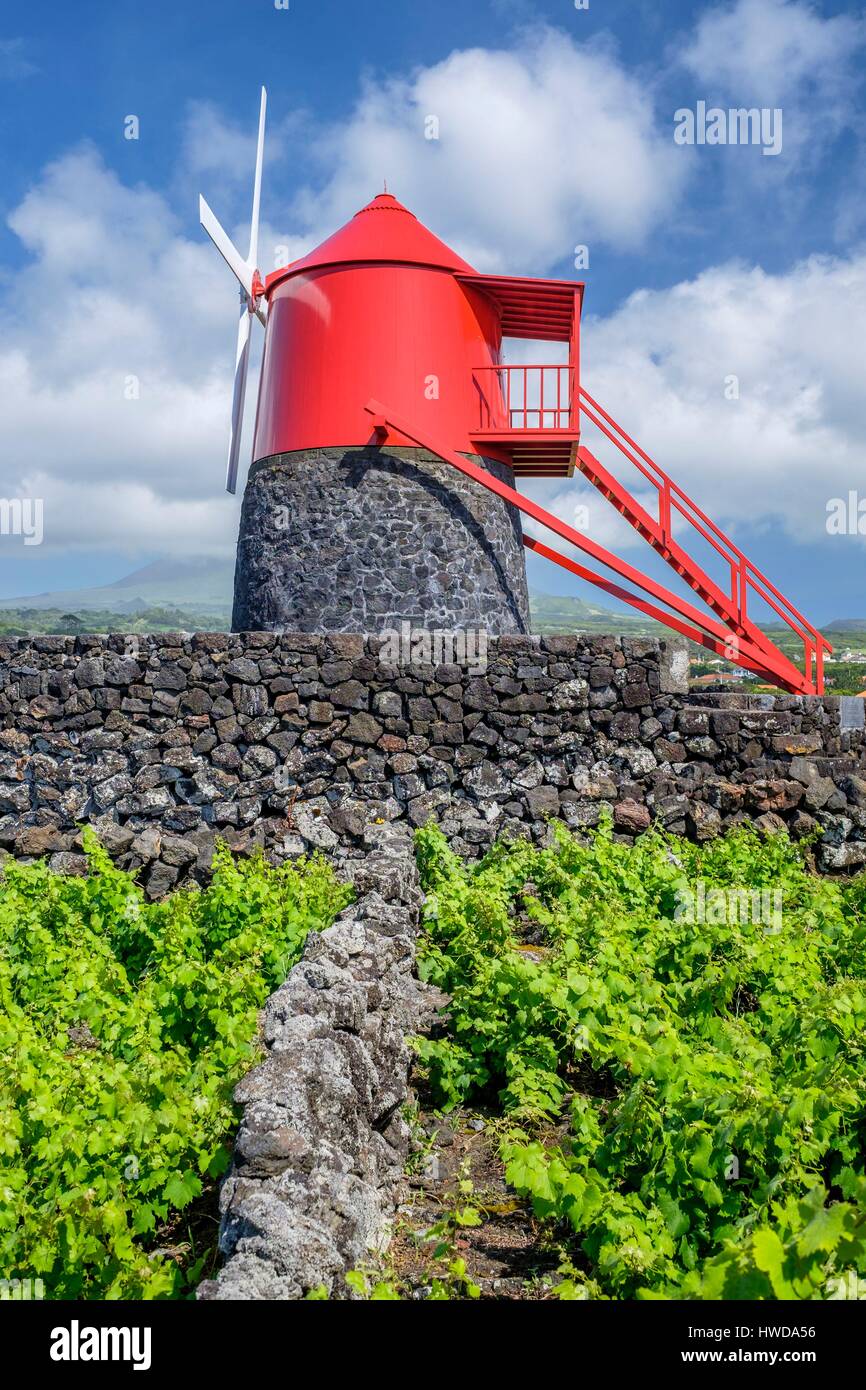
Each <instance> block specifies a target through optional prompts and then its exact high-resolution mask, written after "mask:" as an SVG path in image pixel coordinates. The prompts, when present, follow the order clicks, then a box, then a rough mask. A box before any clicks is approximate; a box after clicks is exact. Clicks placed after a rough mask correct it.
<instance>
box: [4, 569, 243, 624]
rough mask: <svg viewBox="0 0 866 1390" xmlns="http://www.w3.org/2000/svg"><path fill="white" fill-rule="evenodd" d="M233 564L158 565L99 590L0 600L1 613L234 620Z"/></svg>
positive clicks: (67, 591)
mask: <svg viewBox="0 0 866 1390" xmlns="http://www.w3.org/2000/svg"><path fill="white" fill-rule="evenodd" d="M233 585H234V561H233V560H214V559H211V558H210V557H209V556H205V555H196V556H193V557H192V558H191V559H189V560H155V561H154V562H153V564H150V565H145V566H144V567H143V568H141V569H137V570H133V572H132V573H131V574H127V575H124V576H123V578H121V579H115V580H114V581H113V582H112V583H111V584H105V585H103V586H101V587H100V588H96V589H62V590H59V591H57V592H54V593H43V594H26V595H22V596H20V597H17V598H7V599H0V612H3V611H6V610H9V609H16V610H21V609H43V608H50V609H55V610H58V611H59V612H61V613H86V612H91V611H94V610H98V611H100V612H109V613H116V614H124V613H130V614H132V613H142V612H144V611H145V610H147V609H152V608H163V607H165V606H166V605H169V606H171V607H173V608H183V609H187V610H193V611H194V612H196V613H211V614H213V615H214V617H224V618H226V619H228V618H229V617H230V616H231V607H232V588H233Z"/></svg>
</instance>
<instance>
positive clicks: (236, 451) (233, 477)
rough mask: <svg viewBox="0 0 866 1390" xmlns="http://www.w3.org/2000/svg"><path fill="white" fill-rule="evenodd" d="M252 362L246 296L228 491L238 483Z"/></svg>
mask: <svg viewBox="0 0 866 1390" xmlns="http://www.w3.org/2000/svg"><path fill="white" fill-rule="evenodd" d="M249 362H250V312H249V309H248V308H247V302H246V298H245V297H244V298H243V299H242V303H241V316H240V318H239V319H238V347H237V353H236V355H235V387H234V395H233V397H232V427H231V434H230V436H229V460H228V469H227V471H226V492H231V493H234V491H235V489H236V488H237V483H238V458H239V456H240V450H241V434H242V432H243V426H244V401H245V399H246V394H247V368H248V366H249Z"/></svg>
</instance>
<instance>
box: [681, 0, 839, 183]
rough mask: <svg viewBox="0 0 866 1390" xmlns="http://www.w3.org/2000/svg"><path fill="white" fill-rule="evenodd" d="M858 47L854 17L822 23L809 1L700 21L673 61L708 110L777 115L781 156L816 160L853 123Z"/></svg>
mask: <svg viewBox="0 0 866 1390" xmlns="http://www.w3.org/2000/svg"><path fill="white" fill-rule="evenodd" d="M864 44H866V21H864V19H863V18H862V17H860V16H855V15H854V14H839V15H831V16H828V17H826V18H825V17H823V16H822V15H821V14H820V13H819V12H818V10H817V9H816V7H815V6H814V5H812V4H809V3H807V0H736V3H734V4H730V5H724V6H719V7H718V8H713V9H709V10H706V11H704V12H703V13H702V14H701V16H700V18H699V19H698V22H697V25H696V27H695V30H694V35H693V37H692V39H691V41H690V42H688V43H687V44H686V46H685V48H684V49H683V50H681V52H680V53H679V58H680V61H681V62H682V64H683V65H684V66H685V67H686V68H687V69H688V70H689V71H690V72H692V73H693V74H694V76H695V77H696V78H697V79H698V81H699V82H701V83H702V84H704V86H705V88H706V99H707V100H708V101H709V102H710V103H711V104H713V103H719V104H723V105H727V104H728V103H731V104H733V105H735V106H752V105H757V106H769V107H781V108H782V109H783V112H784V119H785V149H786V152H787V153H788V155H789V156H790V155H791V154H792V152H796V153H797V154H798V155H801V156H808V157H811V158H813V159H814V158H817V157H818V155H819V152H820V150H821V148H822V147H823V145H824V143H825V141H826V140H827V139H828V138H832V137H833V136H835V135H837V134H838V133H839V131H840V130H842V129H843V128H844V127H845V126H848V125H852V124H854V123H855V121H856V119H857V116H856V104H855V102H854V100H853V97H854V94H855V91H856V88H857V86H858V85H859V84H860V83H861V82H862V57H861V55H862V50H863V47H864ZM762 162H763V161H762ZM789 167H790V160H789Z"/></svg>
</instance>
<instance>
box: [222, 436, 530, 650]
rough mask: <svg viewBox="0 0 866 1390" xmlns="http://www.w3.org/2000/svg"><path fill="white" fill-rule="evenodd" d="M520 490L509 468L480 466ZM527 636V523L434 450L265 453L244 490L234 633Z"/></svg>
mask: <svg viewBox="0 0 866 1390" xmlns="http://www.w3.org/2000/svg"><path fill="white" fill-rule="evenodd" d="M474 461H475V462H476V463H480V464H482V465H483V466H484V467H486V468H487V470H488V472H490V473H491V474H492V475H493V476H494V477H496V478H498V479H499V480H500V481H502V482H506V483H508V484H509V486H512V487H513V486H514V475H513V473H512V471H511V469H510V468H509V467H508V466H507V465H505V464H502V463H496V462H493V461H491V460H488V461H486V462H485V461H484V460H480V459H475V460H474ZM403 619H409V620H410V621H412V622H415V623H418V624H421V625H423V626H425V627H427V628H435V627H442V628H452V629H453V628H484V629H485V630H486V631H487V632H490V633H497V634H498V633H520V632H528V630H529V597H528V594H527V588H526V568H525V564H524V553H523V540H522V532H521V527H520V516H519V513H518V512H517V511H516V509H515V508H514V507H512V506H510V505H509V503H507V502H504V501H501V500H500V499H499V498H498V497H495V496H493V495H492V494H491V493H490V492H488V491H487V489H486V488H484V487H482V486H481V484H480V483H476V482H474V481H473V480H472V479H471V478H467V477H465V476H464V475H463V474H462V473H458V472H457V470H456V469H455V468H452V467H451V465H450V464H447V463H443V461H442V460H441V459H438V458H437V457H436V455H435V454H431V453H428V452H427V451H426V450H424V449H408V448H407V449H388V450H382V449H376V448H367V449H350V450H346V449H339V448H335V449H316V450H305V451H299V452H296V453H290V454H278V455H275V456H274V457H272V458H267V459H262V460H261V461H260V462H259V463H256V464H255V465H254V466H253V468H252V469H251V471H250V476H249V481H248V482H247V486H246V492H245V494H244V503H243V509H242V512H241V522H240V533H239V538H238V554H237V565H236V569H235V602H234V619H233V627H234V628H235V629H236V631H245V630H253V631H257V630H277V629H283V630H288V631H294V632H381V631H382V630H383V629H384V628H387V627H392V626H397V625H399V623H400V621H401V620H403Z"/></svg>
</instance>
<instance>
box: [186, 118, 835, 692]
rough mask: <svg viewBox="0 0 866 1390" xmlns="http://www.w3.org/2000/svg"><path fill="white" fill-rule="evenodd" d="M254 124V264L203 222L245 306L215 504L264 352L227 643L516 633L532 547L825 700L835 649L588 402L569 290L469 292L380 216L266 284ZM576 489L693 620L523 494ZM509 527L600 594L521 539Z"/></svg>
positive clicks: (427, 236)
mask: <svg viewBox="0 0 866 1390" xmlns="http://www.w3.org/2000/svg"><path fill="white" fill-rule="evenodd" d="M265 104H266V97H265V93H264V91H262V103H261V112H260V117H259V139H258V149H257V155H256V173H255V183H254V189H253V213H252V222H251V228H250V250H249V253H248V255H247V257H246V259H244V258H243V257H242V256H241V255H240V253H239V252H238V251H237V249H236V248H235V247H234V246H233V245H232V243H231V241H230V239H229V238H228V236H227V235H226V233H225V231H224V230H223V228H222V227H221V226H220V224H219V222H218V221H217V219H216V217H215V216H214V214H213V213H212V212H211V210H210V208H209V207H208V205H207V203H205V201H204V199H202V200H201V221H202V225H203V226H204V228H205V230H206V231H207V232H208V235H209V236H210V237H211V239H212V240H213V242H214V244H215V245H216V247H217V249H218V251H219V252H220V254H221V255H222V256H223V258H224V259H225V261H226V263H227V264H228V266H229V267H230V269H231V270H232V271H233V273H234V275H235V276H236V277H237V279H238V281H239V283H240V295H241V314H240V322H239V325H238V339H237V355H236V364H235V383H234V397H233V403H232V428H231V438H230V446H229V464H228V477H227V486H228V489H229V491H230V492H233V491H234V489H235V486H236V481H237V470H238V451H239V448H240V437H241V424H242V416H243V403H244V391H245V386H246V376H247V366H248V359H249V343H250V327H251V320H252V316H253V314H255V315H257V316H258V317H259V318H260V319H261V321H262V322H263V323H264V324H265V330H266V331H265V350H264V355H263V360H262V372H261V380H260V383H259V395H258V409H257V414H256V427H255V435H254V442H253V459H252V466H251V469H250V474H249V479H248V482H247V487H246V493H245V496H244V503H243V507H242V511H241V525H240V536H239V540H238V558H237V566H236V571H235V606H234V616H233V626H234V628H235V630H240V629H248V630H249V629H262V630H268V629H280V628H287V629H290V630H294V631H296V632H321V631H339V632H377V631H379V632H381V631H382V630H383V629H384V628H393V627H399V626H400V624H401V622H402V621H404V620H407V619H408V620H410V621H416V622H419V623H422V624H423V625H424V627H425V628H426V629H427V630H430V629H432V628H436V627H442V628H450V629H452V630H456V629H460V628H464V629H465V628H470V627H475V628H483V629H485V630H486V631H487V632H488V633H491V634H502V633H526V632H527V631H528V630H529V603H528V593H527V587H526V571H525V565H524V562H523V548H524V547H526V548H527V549H529V550H531V551H533V552H534V553H535V554H536V555H539V556H542V557H544V558H545V559H547V560H549V561H551V562H552V563H554V564H556V565H559V566H560V567H561V568H563V569H565V570H566V571H568V572H569V573H570V574H573V575H576V576H577V577H579V578H580V579H582V580H585V581H587V582H589V583H591V584H594V585H596V586H598V587H599V588H601V589H602V590H603V591H604V592H605V593H607V594H610V595H612V596H613V597H615V598H616V599H618V600H619V601H621V602H624V603H626V604H629V605H631V606H632V607H633V608H636V609H637V610H638V611H639V612H640V613H643V614H644V615H646V616H648V617H651V618H653V619H655V620H657V621H659V622H661V623H664V624H666V625H667V626H668V627H670V628H672V629H673V630H674V631H675V632H677V633H679V634H681V635H682V636H685V637H687V638H689V639H690V640H691V641H693V642H696V643H698V644H700V645H701V646H703V647H705V648H707V649H708V650H709V651H711V652H713V653H714V654H715V655H716V656H721V657H724V658H726V659H729V660H734V661H736V662H737V663H738V664H739V665H741V666H743V667H744V668H746V669H747V670H749V671H752V672H754V673H755V674H757V675H759V676H761V677H762V678H764V679H768V680H770V681H772V682H773V683H774V684H777V685H780V686H782V687H783V688H785V689H787V690H789V691H791V692H793V693H796V694H807V695H808V694H815V693H818V694H820V693H822V692H823V687H824V676H823V666H824V656H825V653H827V652H829V651H832V647H831V646H830V644H829V642H827V640H826V638H824V637H823V636H822V634H821V633H820V632H819V631H818V630H817V629H816V628H815V627H813V626H812V624H811V623H809V622H808V620H807V619H806V618H804V617H803V615H802V613H800V612H799V611H798V609H797V608H795V607H794V605H793V604H792V603H791V602H790V601H789V600H788V599H786V598H785V597H784V595H783V594H782V593H781V592H780V591H779V590H778V589H777V588H776V587H775V585H774V584H773V583H772V582H771V581H770V580H769V579H768V578H767V576H766V575H765V574H763V573H762V572H761V570H760V569H758V567H757V566H756V565H755V564H753V563H752V562H751V561H750V560H749V559H748V558H747V556H745V555H744V554H743V552H742V551H741V550H740V549H739V547H738V546H737V545H736V544H735V543H734V541H733V540H731V538H730V537H729V536H727V535H726V534H725V532H724V531H723V530H722V528H721V527H719V526H718V525H716V523H715V522H713V521H712V520H711V519H710V518H709V517H708V516H707V515H706V513H705V512H704V511H702V510H701V508H700V507H699V506H698V505H697V504H696V503H695V502H693V501H692V499H691V498H690V497H689V496H688V495H687V494H686V492H685V491H684V490H683V489H682V488H681V487H679V486H678V485H677V484H676V483H675V482H674V480H673V479H672V478H671V477H670V476H669V475H668V474H667V473H666V472H665V471H664V470H663V469H662V468H661V467H659V465H658V464H657V463H655V461H654V460H653V459H652V458H651V457H650V455H649V454H648V453H647V452H646V451H645V450H644V449H643V448H641V446H640V445H639V444H638V443H637V442H636V441H635V440H634V439H633V438H632V437H631V436H630V435H629V434H627V433H626V431H625V430H624V429H623V428H622V426H621V425H619V424H618V423H617V422H616V420H615V419H614V417H613V416H612V415H611V414H610V413H609V412H608V411H607V410H605V409H604V407H603V406H602V405H600V404H599V402H598V401H597V400H596V399H595V398H594V397H593V396H591V395H590V394H589V392H588V391H587V390H586V388H585V387H584V386H583V384H582V382H581V376H580V321H581V311H582V305H583V293H584V286H583V284H582V283H579V282H577V281H573V280H552V279H538V278H531V277H527V276H513V275H483V274H479V273H478V272H477V271H476V270H474V269H473V267H472V266H471V265H469V264H468V262H466V261H465V260H463V258H462V257H461V256H459V255H458V254H457V253H456V252H455V251H454V250H452V248H451V247H449V246H447V245H446V244H445V242H443V241H441V240H440V239H439V237H437V236H435V235H434V233H433V232H431V231H430V230H429V228H427V227H425V226H424V225H423V223H421V222H420V221H419V220H418V219H417V218H416V217H415V216H414V214H413V213H411V212H410V211H409V209H408V208H406V207H404V206H403V205H402V204H401V203H400V202H398V200H397V199H396V198H395V197H394V195H393V194H391V193H387V192H385V193H380V194H378V195H377V196H376V197H374V198H373V199H372V201H371V202H369V203H368V204H367V205H366V206H365V207H363V208H361V209H360V210H359V211H358V212H357V213H356V214H355V216H354V217H352V218H350V220H349V221H348V222H347V223H346V224H345V225H344V226H343V227H341V228H340V229H339V230H338V231H336V232H335V233H334V234H333V235H332V236H330V237H328V238H327V239H326V240H325V241H323V242H322V243H321V245H319V246H317V247H315V248H314V249H313V250H312V251H310V252H309V253H308V254H307V255H305V256H302V257H300V258H299V259H297V260H295V261H292V262H291V263H290V264H289V265H287V266H283V267H281V268H280V269H278V270H275V271H273V272H272V273H271V274H270V275H268V276H267V277H266V279H265V280H264V281H263V280H262V278H261V276H260V275H259V272H258V269H257V267H256V260H257V255H258V223H259V205H260V196H261V178H262V153H263V146H264V128H265ZM510 338H519V339H529V340H534V341H537V342H545V343H547V342H553V343H559V344H562V345H563V346H564V348H565V352H566V356H567V360H566V362H565V363H558V364H554V365H547V364H526V365H509V364H508V363H506V362H505V360H504V358H503V341H504V340H506V339H510ZM583 423H589V424H590V425H591V426H592V427H593V428H594V429H595V430H596V431H597V432H598V434H599V435H600V436H602V437H603V438H604V439H605V440H606V441H607V443H608V444H609V445H612V446H613V447H614V449H615V450H616V451H617V455H618V461H619V462H621V461H622V460H625V462H626V464H628V465H629V466H630V467H631V468H633V469H635V470H636V471H637V474H638V478H639V481H638V483H637V491H636V492H635V491H632V490H631V489H630V488H629V486H627V485H626V484H625V483H623V481H622V479H621V477H620V476H618V474H617V473H616V472H614V471H613V469H612V467H609V466H608V465H607V464H605V463H602V462H601V460H600V459H598V458H596V456H595V454H594V453H592V452H591V451H590V450H589V449H588V448H587V447H586V445H585V444H584V442H583V440H582V437H581V428H582V424H583ZM615 461H616V456H615ZM575 475H578V476H581V477H582V479H583V480H585V481H586V482H587V483H589V484H591V485H592V486H593V487H594V488H596V489H597V491H598V492H599V493H600V494H601V496H602V497H603V498H604V499H605V500H606V501H607V502H609V503H610V504H611V505H612V507H613V508H615V510H616V511H617V512H618V513H619V514H620V516H621V517H622V518H623V519H624V520H625V521H626V522H627V523H628V524H629V525H630V526H632V527H633V528H634V530H635V531H636V532H637V534H638V535H639V536H640V537H641V538H642V539H643V540H644V541H646V543H647V544H648V545H649V546H650V547H651V548H652V549H653V550H654V551H655V553H656V555H657V556H659V557H661V559H662V560H663V561H664V562H665V563H666V564H667V565H668V566H670V568H671V569H673V570H674V572H675V573H676V574H677V576H679V579H680V580H681V581H682V582H683V585H685V586H688V587H689V588H691V590H692V591H693V593H694V594H696V595H697V597H698V599H699V600H700V602H701V603H702V604H703V605H704V608H699V607H697V606H696V604H694V603H693V602H692V601H691V598H684V597H683V595H682V593H677V592H675V591H673V590H670V589H667V588H665V587H664V585H662V584H661V583H659V581H658V580H657V579H655V578H652V577H651V576H649V575H647V574H645V573H643V572H642V571H641V570H640V569H638V568H637V567H636V566H634V565H632V564H629V563H627V562H626V561H624V560H623V559H621V558H620V557H619V556H617V555H615V554H614V553H613V552H611V551H610V550H607V549H606V548H604V547H603V546H602V545H600V544H599V542H598V541H596V540H594V539H593V537H592V536H590V535H588V534H587V533H586V532H585V531H580V530H578V529H576V528H575V527H573V526H570V525H568V524H567V523H566V522H564V521H563V520H562V518H561V517H559V516H557V515H555V514H554V513H552V512H549V511H547V510H546V509H545V508H543V507H541V506H539V505H538V504H537V503H536V502H534V501H533V500H531V499H530V498H529V497H528V496H526V495H525V494H524V493H522V492H520V491H518V489H517V488H516V487H515V481H516V480H518V479H520V478H571V477H574V476H575ZM647 494H648V495H649V497H650V502H649V504H646V503H645V501H642V500H641V497H642V496H643V497H644V498H645V497H646V496H647ZM523 517H528V518H529V519H530V520H531V521H532V522H533V523H534V524H535V525H536V526H540V527H542V528H544V529H545V530H546V531H548V532H550V533H551V535H552V536H553V537H554V538H555V539H556V540H557V541H558V542H560V543H561V542H563V541H564V542H565V543H566V545H567V546H568V547H570V548H571V550H572V552H574V551H579V552H582V555H581V560H582V559H584V558H587V557H588V558H589V559H591V560H592V561H594V562H595V563H596V564H599V565H601V566H602V568H603V569H606V570H608V571H609V575H603V574H599V573H598V571H597V570H595V569H591V568H589V567H588V566H587V565H586V564H584V563H581V562H579V561H578V560H577V559H576V558H574V555H573V554H564V553H563V552H562V551H561V550H560V549H558V548H554V547H553V546H551V545H549V544H547V543H546V541H544V540H541V539H539V538H537V537H535V536H534V535H524V534H523V530H522V524H521V518H523ZM702 555H707V556H708V557H709V568H708V567H707V560H706V559H702V558H701V556H702ZM713 569H714V570H715V571H720V574H719V573H716V572H711V571H713ZM610 576H612V577H610ZM621 581H626V582H627V584H628V585H629V586H631V587H626V586H625V584H624V583H623V582H621ZM756 599H757V600H759V601H760V602H761V603H762V604H763V605H764V606H765V607H768V608H769V609H770V610H771V612H772V613H773V615H774V618H775V620H780V621H781V623H783V624H785V625H787V627H788V628H789V629H790V631H791V632H792V633H793V634H794V635H795V637H796V638H797V639H798V640H799V641H800V642H802V650H803V661H802V668H801V667H800V666H798V665H797V664H795V662H794V661H793V660H792V659H791V658H790V657H789V656H788V655H787V654H786V652H785V651H783V650H782V649H781V648H780V647H779V646H778V645H777V644H776V643H775V642H774V641H773V640H772V639H771V638H770V636H769V635H768V634H767V633H765V632H764V631H762V629H761V628H760V627H759V626H758V624H757V623H756V622H755V619H754V616H753V610H754V605H755V600H756Z"/></svg>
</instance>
